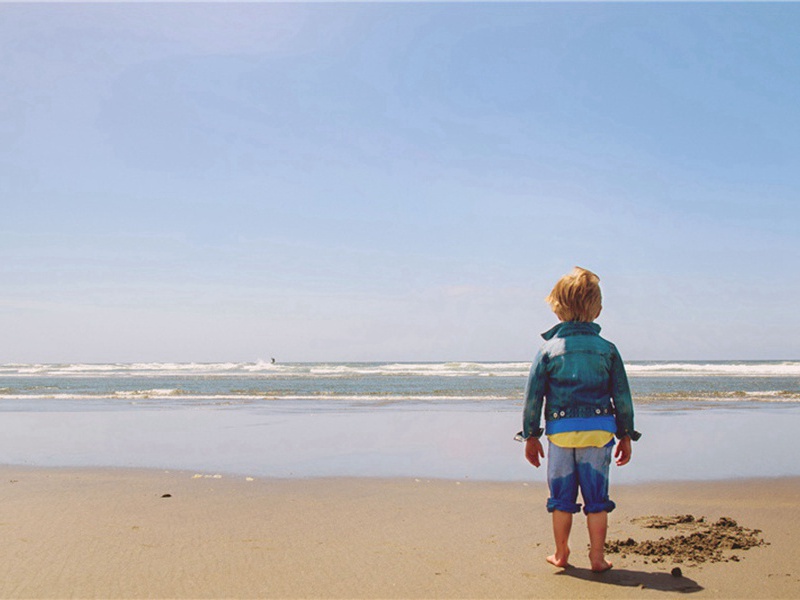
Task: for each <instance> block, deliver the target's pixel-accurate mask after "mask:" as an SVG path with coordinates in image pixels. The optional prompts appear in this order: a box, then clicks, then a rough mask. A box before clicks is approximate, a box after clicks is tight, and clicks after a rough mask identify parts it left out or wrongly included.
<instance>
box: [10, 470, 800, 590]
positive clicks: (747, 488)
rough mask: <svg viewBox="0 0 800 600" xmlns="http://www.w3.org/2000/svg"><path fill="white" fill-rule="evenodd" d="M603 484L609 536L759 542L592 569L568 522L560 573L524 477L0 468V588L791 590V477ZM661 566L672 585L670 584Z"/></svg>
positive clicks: (796, 498)
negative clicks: (288, 476)
mask: <svg viewBox="0 0 800 600" xmlns="http://www.w3.org/2000/svg"><path fill="white" fill-rule="evenodd" d="M206 475H210V474H206ZM613 492H614V493H613V498H614V499H615V500H616V501H617V504H618V506H619V508H618V509H617V510H616V511H615V512H614V513H612V515H611V518H610V531H609V538H612V539H620V540H626V539H627V538H629V537H630V538H633V539H635V540H636V541H637V542H641V541H642V540H646V539H651V540H657V539H658V538H659V537H669V536H673V535H680V534H682V533H686V532H685V531H682V530H680V531H679V528H680V527H683V526H685V524H680V523H678V524H676V525H675V526H674V527H672V526H670V525H669V523H668V526H667V527H666V528H660V529H653V528H648V527H645V525H647V524H648V523H650V524H652V519H649V520H648V519H645V518H644V517H652V516H654V515H655V516H672V515H686V514H691V515H693V516H695V517H696V518H699V517H701V516H702V517H705V518H706V520H707V522H711V523H713V522H716V521H717V520H718V519H719V518H720V517H727V518H730V519H734V520H736V521H737V522H738V524H739V525H740V526H743V527H745V528H749V529H759V530H761V533H759V534H757V535H758V536H760V537H761V538H763V539H764V540H765V541H766V542H767V545H764V546H757V547H753V548H750V549H748V550H742V549H739V550H724V551H723V552H722V555H721V556H722V558H723V560H722V561H718V562H712V561H706V562H703V563H699V564H696V563H693V562H691V561H689V562H686V561H684V562H682V563H674V562H673V561H671V560H670V557H668V556H667V557H661V558H662V559H663V562H656V563H653V561H652V557H647V556H640V555H636V554H626V555H625V558H623V557H622V555H621V554H612V555H610V556H609V558H610V559H611V560H612V561H613V562H614V564H615V566H614V569H613V570H612V571H610V572H608V573H605V574H602V575H595V574H593V573H591V572H590V571H589V570H588V568H587V567H588V561H587V558H586V554H585V552H586V544H587V536H586V532H585V527H584V519H583V517H582V516H578V517H577V518H576V522H575V527H574V529H573V540H572V550H573V555H572V562H573V564H574V566H573V567H571V568H568V569H566V570H560V569H555V568H553V567H551V566H550V565H548V564H547V563H546V562H545V560H544V557H545V555H546V554H547V553H549V551H550V550H551V534H550V524H549V516H548V515H547V513H546V511H545V510H544V501H545V498H546V490H545V488H544V487H543V486H541V485H538V484H537V485H534V484H531V485H525V484H521V483H486V482H470V481H462V482H456V481H438V480H414V479H403V480H373V479H317V480H269V479H263V480H259V479H256V480H254V481H247V480H246V479H245V478H244V477H237V476H223V477H221V478H214V477H196V476H194V474H192V473H185V472H177V471H176V472H164V471H155V472H154V471H138V470H130V471H129V470H96V469H92V470H79V469H28V468H17V467H3V468H0V532H2V546H0V548H2V550H0V552H1V553H2V557H1V558H0V594H1V595H2V597H26V598H30V597H50V598H67V597H93V598H260V597H281V598H298V597H303V598H318V597H325V598H422V597H428V598H669V597H676V596H681V597H687V596H691V597H697V598H706V597H711V598H800V550H798V548H800V479H797V478H787V479H764V480H746V481H732V482H719V483H702V484H698V483H659V484H647V485H639V486H627V487H626V486H616V487H615V488H613ZM165 495H169V496H168V497H165ZM732 554H736V555H737V559H738V561H736V560H730V557H731V555H732ZM725 559H727V561H726V560H725ZM692 565H694V566H692ZM676 566H679V567H680V568H681V570H682V573H683V576H682V577H673V576H672V575H671V574H670V572H671V570H672V569H673V568H674V567H676Z"/></svg>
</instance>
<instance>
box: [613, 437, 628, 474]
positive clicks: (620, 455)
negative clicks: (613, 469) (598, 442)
mask: <svg viewBox="0 0 800 600" xmlns="http://www.w3.org/2000/svg"><path fill="white" fill-rule="evenodd" d="M631 453H632V450H631V438H630V436H628V435H626V436H625V437H624V438H622V439H621V440H620V441H619V444H617V448H616V450H614V458H616V459H617V466H618V467H621V466H622V465H627V464H628V463H629V462H630V460H631Z"/></svg>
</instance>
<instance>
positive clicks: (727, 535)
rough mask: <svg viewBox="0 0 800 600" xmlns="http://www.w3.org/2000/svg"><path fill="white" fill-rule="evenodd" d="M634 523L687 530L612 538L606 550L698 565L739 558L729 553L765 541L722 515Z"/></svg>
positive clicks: (643, 519)
mask: <svg viewBox="0 0 800 600" xmlns="http://www.w3.org/2000/svg"><path fill="white" fill-rule="evenodd" d="M633 522H634V523H636V524H638V525H640V526H642V527H646V528H647V529H667V530H670V529H671V530H679V531H686V532H687V533H684V534H679V535H676V536H673V537H669V538H665V537H661V538H659V539H657V540H643V541H641V542H637V541H636V540H634V539H633V538H628V539H627V540H610V541H608V542H606V552H608V553H612V554H621V555H622V556H623V558H625V557H626V556H627V555H628V554H638V555H641V556H646V557H648V559H649V561H650V562H655V563H658V562H667V561H670V562H675V563H683V562H687V563H694V564H699V563H704V562H722V561H725V562H728V561H739V560H740V557H739V555H738V554H734V553H729V552H731V551H734V550H740V551H743V550H749V549H750V548H754V547H756V546H763V545H764V544H766V542H765V541H764V540H763V538H761V537H760V536H759V534H760V533H761V531H760V530H758V529H747V528H745V527H741V526H740V525H739V524H738V523H737V522H736V521H734V520H733V519H731V518H730V517H721V518H720V519H719V520H718V521H716V522H715V523H711V524H709V523H707V522H706V520H705V517H700V518H695V517H694V516H693V515H675V516H667V517H664V516H659V515H652V516H647V517H640V518H637V519H633Z"/></svg>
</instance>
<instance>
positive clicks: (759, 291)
mask: <svg viewBox="0 0 800 600" xmlns="http://www.w3.org/2000/svg"><path fill="white" fill-rule="evenodd" d="M798 28H800V5H798V4H781V3H778V4H738V3H737V4H720V3H710V4H692V3H689V4H686V3H680V4H671V3H666V4H637V3H621V4H607V3H589V4H582V3H564V4H540V3H531V4H495V3H485V4H481V3H471V4H449V3H448V4H420V3H412V4H383V5H381V4H369V3H364V4H257V3H256V4H253V3H250V4H239V5H236V4H233V5H231V4H224V5H223V4H220V5H215V4H172V5H167V4H140V5H136V4H124V5H120V4H87V5H70V4H46V5H25V4H18V5H14V4H0V56H2V57H3V59H2V60H0V92H2V93H0V140H2V143H0V202H1V203H2V205H1V206H2V212H1V213H0V214H2V218H1V219H0V290H2V294H0V336H2V340H3V343H2V344H0V361H2V362H12V361H15V362H79V361H91V362H105V361H149V360H153V361H162V360H163V361H221V360H241V361H254V360H258V359H266V358H269V357H271V356H275V357H276V358H278V359H279V360H285V361H307V360H308V361H316V360H410V361H416V360H529V359H530V358H531V357H532V356H533V353H534V352H535V350H536V348H537V347H538V345H539V342H540V340H539V338H538V333H539V332H541V331H543V330H545V329H547V328H549V327H550V326H551V325H552V324H553V323H554V317H553V316H552V314H551V313H550V311H549V309H548V307H547V306H546V305H545V304H544V302H543V298H544V296H546V294H547V293H548V292H549V290H550V288H551V287H552V285H553V283H554V282H555V280H556V279H557V278H558V277H559V276H560V275H561V274H563V273H565V272H567V271H569V270H570V269H571V268H572V266H573V265H576V264H577V265H581V266H584V267H587V268H590V269H592V270H594V271H595V272H597V273H598V274H599V275H600V277H601V282H602V285H603V290H604V297H605V310H604V312H603V314H602V315H601V317H600V319H599V320H598V322H599V323H600V324H601V325H602V326H603V331H604V334H605V335H606V336H607V337H608V338H610V339H612V340H613V341H615V343H617V345H618V346H619V348H620V350H621V352H622V354H623V357H625V358H627V359H784V358H785V359H797V358H800V311H798V309H797V298H800V278H798V275H797V264H798V262H799V261H798V259H800V227H798V220H800V214H799V213H800V208H799V206H800V205H799V204H798V200H800V195H799V194H798V192H800V169H798V164H800V161H799V160H798V159H800V135H798V132H800V109H799V108H798V107H800V53H798V52H797V42H796V39H797V38H796V32H797V31H798Z"/></svg>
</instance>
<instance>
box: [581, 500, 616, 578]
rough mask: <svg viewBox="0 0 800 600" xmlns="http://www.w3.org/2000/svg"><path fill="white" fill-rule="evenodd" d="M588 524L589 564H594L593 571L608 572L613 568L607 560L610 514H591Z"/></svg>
mask: <svg viewBox="0 0 800 600" xmlns="http://www.w3.org/2000/svg"><path fill="white" fill-rule="evenodd" d="M586 524H587V525H588V526H589V562H590V563H591V564H592V571H594V572H595V573H602V572H603V571H608V570H609V569H610V568H611V563H610V562H608V561H607V560H606V559H605V544H606V531H607V530H608V513H607V512H599V513H589V514H588V515H586Z"/></svg>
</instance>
